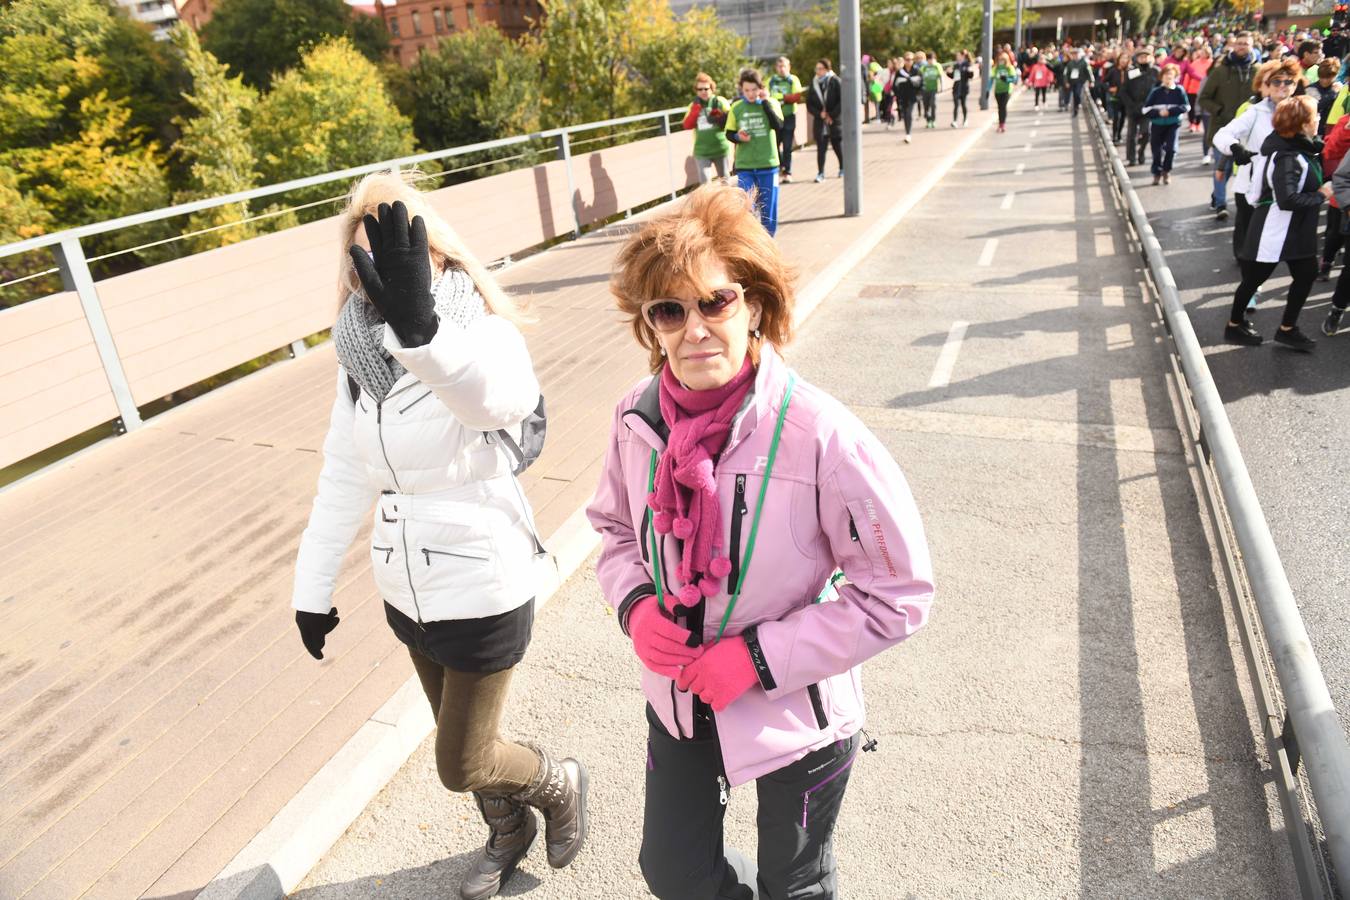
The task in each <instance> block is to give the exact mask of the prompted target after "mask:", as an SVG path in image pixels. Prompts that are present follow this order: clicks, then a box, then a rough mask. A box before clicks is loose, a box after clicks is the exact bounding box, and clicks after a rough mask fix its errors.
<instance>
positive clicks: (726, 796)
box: [717, 775, 731, 806]
mask: <svg viewBox="0 0 1350 900" xmlns="http://www.w3.org/2000/svg"><path fill="white" fill-rule="evenodd" d="M728 790H729V789H728V787H727V779H726V777H725V776H722V775H718V776H717V802H718V803H720V804H722V805H723V806H726V805H727V801H728V800H730V799H731V794H730V793H728Z"/></svg>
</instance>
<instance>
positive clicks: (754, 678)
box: [675, 635, 759, 712]
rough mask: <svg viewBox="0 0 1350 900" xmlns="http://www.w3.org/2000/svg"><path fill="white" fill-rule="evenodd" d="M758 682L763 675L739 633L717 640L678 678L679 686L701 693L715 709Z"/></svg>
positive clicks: (718, 710) (676, 683) (723, 706)
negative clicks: (751, 658)
mask: <svg viewBox="0 0 1350 900" xmlns="http://www.w3.org/2000/svg"><path fill="white" fill-rule="evenodd" d="M757 684H759V675H758V674H756V672H755V664H754V663H753V662H752V661H751V660H750V648H749V647H747V646H746V645H745V638H743V637H740V636H739V635H738V636H737V637H731V638H726V639H724V640H721V641H718V642H717V643H716V644H713V645H712V647H710V648H708V651H707V652H706V653H704V654H703V656H702V658H701V659H699V660H698V661H697V662H695V663H694V664H693V665H689V666H686V668H685V670H684V671H683V672H681V673H680V677H679V678H677V679H676V680H675V685H676V687H678V688H679V689H680V690H682V691H689V690H692V691H693V692H694V693H696V694H698V696H699V698H700V699H701V700H702V701H703V702H704V703H706V704H708V705H709V706H711V707H712V708H713V712H721V711H722V710H724V709H726V708H727V707H728V706H730V705H731V704H732V703H733V702H734V701H735V700H736V698H737V697H739V696H740V695H741V694H744V693H745V692H746V691H748V690H750V688H752V687H754V686H755V685H757Z"/></svg>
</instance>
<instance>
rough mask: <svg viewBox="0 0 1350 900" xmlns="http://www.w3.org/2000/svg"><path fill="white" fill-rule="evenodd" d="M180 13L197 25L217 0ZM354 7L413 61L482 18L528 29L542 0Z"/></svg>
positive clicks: (407, 1)
mask: <svg viewBox="0 0 1350 900" xmlns="http://www.w3.org/2000/svg"><path fill="white" fill-rule="evenodd" d="M176 2H177V4H178V17H179V18H180V19H182V20H183V21H184V22H187V23H188V25H189V26H191V27H192V28H193V29H194V30H195V29H200V28H201V27H202V26H203V25H205V24H206V23H207V22H209V21H210V20H211V13H212V12H213V11H214V9H215V7H216V5H217V4H218V2H219V0H176ZM351 6H352V9H353V10H355V11H356V12H358V13H361V14H364V15H367V16H376V17H378V18H381V19H383V20H384V26H385V28H387V29H388V30H389V41H390V44H391V52H392V53H393V55H394V58H395V59H397V60H398V62H399V65H402V66H410V65H412V64H413V63H414V62H416V61H417V55H418V54H419V53H421V52H422V51H423V50H428V49H431V48H432V47H435V46H436V44H437V43H438V42H439V41H440V40H441V38H443V37H446V36H448V35H450V34H453V33H454V32H456V31H463V30H464V29H466V28H469V27H470V26H472V25H474V24H476V23H479V22H484V23H486V22H491V23H493V24H495V25H496V26H497V27H498V28H500V29H501V30H502V31H503V32H505V33H506V34H507V35H509V36H510V37H518V36H519V35H522V34H524V33H525V32H526V31H528V30H529V27H530V23H529V20H531V19H540V18H542V17H543V14H544V12H543V7H541V6H540V5H539V2H538V0H374V2H373V3H353V4H351Z"/></svg>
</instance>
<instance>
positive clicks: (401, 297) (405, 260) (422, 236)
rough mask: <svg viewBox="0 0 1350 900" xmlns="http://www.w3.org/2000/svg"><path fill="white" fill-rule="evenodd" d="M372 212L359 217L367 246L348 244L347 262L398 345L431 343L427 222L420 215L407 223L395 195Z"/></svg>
mask: <svg viewBox="0 0 1350 900" xmlns="http://www.w3.org/2000/svg"><path fill="white" fill-rule="evenodd" d="M378 212H379V214H380V217H379V219H378V220H377V219H376V218H375V217H374V216H372V215H369V214H367V215H366V217H365V218H364V219H363V220H362V221H363V223H364V224H365V227H366V238H367V239H368V240H369V241H370V251H371V252H370V253H366V251H365V250H363V249H361V248H360V247H357V246H355V245H353V246H352V247H351V249H350V250H349V252H350V254H351V257H352V265H353V266H354V267H355V269H356V277H358V278H360V279H361V287H362V288H364V289H365V292H366V296H367V297H369V298H370V302H371V303H373V304H375V308H376V309H378V310H379V311H380V315H381V316H383V317H384V320H385V321H386V322H388V323H389V327H390V328H392V329H394V334H396V335H398V339H399V340H400V341H402V342H403V346H405V347H421V346H424V345H426V344H429V343H431V339H432V338H433V337H435V336H436V331H437V328H438V326H439V324H440V320H439V319H437V318H436V309H435V305H434V304H433V302H432V300H431V256H430V253H429V252H428V247H427V226H426V223H425V222H423V221H422V217H421V216H417V217H415V218H414V219H413V220H412V222H411V223H409V221H408V209H407V207H406V206H404V205H403V201H401V200H399V201H396V202H395V203H394V205H393V206H392V207H391V206H389V205H388V204H387V203H381V204H380V208H379V210H378ZM372 255H373V257H374V258H373V259H372Z"/></svg>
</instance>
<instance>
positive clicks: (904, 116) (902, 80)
mask: <svg viewBox="0 0 1350 900" xmlns="http://www.w3.org/2000/svg"><path fill="white" fill-rule="evenodd" d="M922 90H923V75H922V74H920V73H919V67H918V65H917V64H916V63H915V62H914V54H913V53H906V54H905V55H904V57H903V58H902V59H901V60H900V68H898V69H896V71H895V76H894V78H893V79H892V80H891V93H892V94H894V95H895V108H896V111H897V114H898V115H899V117H900V120H901V121H903V122H904V123H905V143H906V144H908V143H909V142H910V141H911V140H913V138H911V137H910V132H911V131H913V129H914V107H915V106H916V105H917V104H918V102H919V94H920V93H921V92H922Z"/></svg>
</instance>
